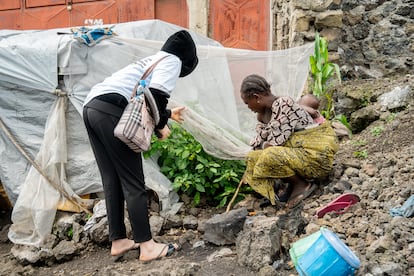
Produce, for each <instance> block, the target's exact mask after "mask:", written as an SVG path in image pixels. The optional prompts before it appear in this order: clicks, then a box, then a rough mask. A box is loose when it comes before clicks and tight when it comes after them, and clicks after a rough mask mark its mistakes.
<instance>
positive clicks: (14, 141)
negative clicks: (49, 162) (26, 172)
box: [0, 118, 92, 214]
mask: <svg viewBox="0 0 414 276" xmlns="http://www.w3.org/2000/svg"><path fill="white" fill-rule="evenodd" d="M0 127H1V129H2V130H3V131H4V133H5V134H6V136H7V137H8V138H9V139H10V141H11V142H12V143H13V145H14V146H15V147H16V148H17V149H18V151H19V152H20V153H21V154H22V155H23V156H24V157H25V158H26V159H27V160H28V161H29V162H30V163H31V164H32V166H33V167H34V168H35V169H36V170H37V171H38V172H39V173H40V175H42V176H43V177H44V178H45V179H46V181H47V182H49V184H50V185H51V186H52V187H53V188H55V189H56V190H58V191H59V192H60V194H61V195H63V196H64V197H65V198H66V199H67V200H69V201H70V202H71V203H73V204H74V205H76V206H77V207H79V208H80V209H81V210H83V211H85V212H86V213H88V214H92V213H91V212H90V211H89V210H88V209H86V208H85V207H84V206H82V205H81V204H79V203H78V202H77V201H76V200H74V199H73V198H72V196H70V195H69V194H68V193H67V192H66V191H65V190H64V189H62V187H61V186H60V185H58V184H57V183H56V182H54V181H53V180H51V179H50V178H49V177H48V176H47V175H46V173H44V171H43V170H42V168H41V167H40V166H39V164H37V163H36V161H34V160H33V159H32V158H31V157H30V156H29V154H28V153H27V152H26V151H25V150H24V149H23V148H22V147H21V146H20V145H19V143H18V142H17V141H16V139H15V138H14V136H13V135H12V134H11V133H10V131H9V130H8V128H7V127H6V125H5V124H4V123H3V120H2V119H1V118H0Z"/></svg>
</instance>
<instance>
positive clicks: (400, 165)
mask: <svg viewBox="0 0 414 276" xmlns="http://www.w3.org/2000/svg"><path fill="white" fill-rule="evenodd" d="M397 86H399V87H406V86H409V87H410V88H411V90H414V80H413V77H412V76H409V75H408V76H400V77H396V78H390V79H382V80H358V81H348V82H345V83H343V84H342V85H341V87H340V88H338V89H339V90H341V91H342V92H345V93H354V92H355V91H371V92H373V94H375V95H377V96H378V95H381V94H383V93H386V92H390V91H391V90H393V89H394V88H395V87H397ZM374 98H375V97H374ZM374 98H372V99H373V100H372V99H371V100H372V101H375V99H374ZM413 122H414V100H413V96H411V103H410V105H409V106H408V107H405V108H399V109H398V110H391V111H382V112H381V115H380V117H379V119H377V120H375V121H374V122H373V123H371V124H370V125H369V126H368V127H366V128H365V129H364V130H363V131H362V132H360V133H357V134H354V135H352V137H345V138H342V139H341V142H340V150H339V152H338V153H337V156H336V161H335V167H334V170H333V172H332V175H331V177H330V178H329V180H328V181H327V182H326V183H324V185H323V186H321V187H320V188H319V189H317V190H316V191H315V192H314V194H313V195H312V196H311V197H309V198H308V199H306V200H305V201H304V203H303V204H302V205H299V207H298V209H297V210H295V214H297V213H298V212H299V214H300V215H301V216H302V217H303V219H304V220H305V221H306V224H307V226H306V227H305V229H304V233H303V234H301V235H298V236H297V237H296V239H300V238H303V237H306V236H308V235H309V234H311V233H313V232H315V231H317V230H318V229H319V228H320V227H321V226H324V227H326V228H329V229H330V230H332V231H333V232H335V233H336V234H337V235H338V236H339V237H340V238H341V239H342V240H343V241H344V242H345V243H346V244H347V245H348V246H349V248H350V249H351V250H352V251H353V252H354V253H355V254H356V255H357V257H358V258H359V260H360V262H361V266H360V269H359V270H357V271H356V275H414V220H413V217H411V218H407V217H404V216H395V217H394V216H392V215H391V214H390V209H391V208H395V207H400V206H401V205H403V204H404V202H406V200H407V199H408V198H409V197H410V196H411V195H413V194H414V143H413V141H414V123H413ZM344 192H353V193H355V194H357V195H358V196H359V197H360V202H359V203H357V204H355V205H353V206H352V207H351V208H350V209H349V210H348V211H347V212H346V213H343V214H333V213H330V214H327V215H325V216H324V217H323V218H319V219H318V218H316V217H315V211H316V209H318V208H319V207H321V206H324V205H326V204H327V203H329V202H330V201H331V200H333V199H334V198H336V197H337V196H339V195H340V194H343V193H344ZM260 202H261V199H260V198H258V197H251V198H249V199H246V201H245V202H244V206H250V207H249V211H250V212H251V213H250V216H255V215H258V214H261V215H265V216H281V215H286V216H289V215H290V214H291V212H292V211H290V210H286V209H284V208H282V207H279V208H273V207H260ZM185 206H186V205H185ZM238 206H240V204H239V205H236V206H234V208H238ZM224 211H225V210H224V209H221V210H218V209H215V208H212V207H209V208H207V207H206V208H190V207H184V208H183V210H181V211H180V214H183V215H184V214H192V215H194V216H195V217H197V218H198V221H201V220H202V219H204V220H205V219H208V218H211V217H212V216H213V215H214V214H217V213H223V212H224ZM292 214H293V213H292ZM9 217H10V214H9V213H7V212H6V213H5V212H3V213H2V214H1V217H0V227H1V229H2V231H0V242H1V247H0V275H298V273H297V272H296V270H295V268H294V267H293V266H292V265H291V262H290V260H289V259H288V258H287V259H285V260H284V263H283V264H280V262H279V263H278V262H277V261H276V262H273V263H270V264H269V266H267V267H263V268H262V269H260V270H259V271H253V270H252V269H251V268H250V267H246V266H243V265H240V264H239V262H238V260H239V259H240V257H241V256H238V255H237V252H238V251H237V250H236V246H235V245H230V246H216V245H213V244H210V243H208V242H204V241H203V232H202V229H200V227H198V228H196V229H188V228H187V229H186V228H184V227H178V228H170V229H169V230H168V231H165V232H164V233H162V235H160V236H159V237H157V239H158V240H160V241H173V240H174V241H177V242H180V243H181V244H182V250H181V251H179V252H178V253H177V254H174V255H173V256H172V257H170V258H165V259H162V260H159V261H154V262H151V263H149V264H142V263H140V262H139V261H138V260H137V257H138V252H137V251H132V252H130V253H128V255H127V256H126V257H125V258H124V260H123V261H121V262H117V263H114V262H112V260H111V258H110V256H109V246H108V245H102V244H101V245H98V244H96V243H88V244H87V245H86V246H85V247H84V249H82V250H81V251H79V252H78V253H77V254H76V255H75V256H74V257H73V258H71V259H70V260H68V261H63V260H62V261H60V262H47V263H40V264H22V263H21V262H19V261H17V260H16V258H14V256H13V254H12V253H11V249H12V247H13V244H11V243H10V242H9V241H7V231H6V230H7V224H8V223H10V222H9ZM285 249H286V250H288V248H285ZM284 256H288V254H287V253H286V252H285V254H284ZM272 265H273V266H272Z"/></svg>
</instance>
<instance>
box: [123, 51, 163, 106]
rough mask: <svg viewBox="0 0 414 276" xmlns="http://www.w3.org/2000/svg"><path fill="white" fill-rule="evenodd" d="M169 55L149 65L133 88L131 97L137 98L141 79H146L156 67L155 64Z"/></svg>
mask: <svg viewBox="0 0 414 276" xmlns="http://www.w3.org/2000/svg"><path fill="white" fill-rule="evenodd" d="M166 57H167V56H164V57H162V58H160V59H159V60H157V61H156V62H154V63H153V64H152V65H151V66H150V67H148V69H147V70H146V71H145V72H144V74H143V75H142V77H141V78H140V79H139V81H138V82H137V84H135V87H134V90H132V95H131V99H133V98H135V96H136V95H137V89H138V85H139V82H140V81H141V80H145V79H146V78H147V77H148V75H149V74H150V73H151V72H152V70H153V69H154V68H155V66H156V65H157V64H158V63H159V62H160V61H161V60H163V59H164V58H166Z"/></svg>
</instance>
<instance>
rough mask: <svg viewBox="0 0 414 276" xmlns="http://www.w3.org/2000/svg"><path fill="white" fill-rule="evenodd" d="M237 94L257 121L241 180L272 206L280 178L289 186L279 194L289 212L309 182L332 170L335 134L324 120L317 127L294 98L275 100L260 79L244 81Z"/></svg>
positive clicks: (305, 194)
mask: <svg viewBox="0 0 414 276" xmlns="http://www.w3.org/2000/svg"><path fill="white" fill-rule="evenodd" d="M240 94H241V99H242V100H243V101H244V103H245V104H246V105H247V106H248V108H249V109H250V110H251V111H253V112H255V113H257V114H258V115H257V118H258V120H259V122H258V123H257V126H256V133H257V134H256V137H255V138H254V139H253V140H252V142H251V146H252V147H253V151H251V152H249V154H248V155H247V159H246V161H247V168H246V171H245V174H244V176H243V180H244V182H247V183H248V184H249V185H250V186H251V187H252V188H253V189H254V190H255V191H256V192H258V193H260V194H261V195H263V196H264V197H266V198H268V199H269V200H270V202H271V203H272V204H273V205H275V204H276V199H278V195H277V194H276V193H275V191H274V184H275V181H276V180H277V179H281V180H282V181H284V182H286V183H288V188H287V192H286V193H285V194H284V195H283V196H284V197H285V198H286V199H287V207H289V208H293V207H295V206H296V205H298V204H299V203H300V202H301V201H302V200H303V199H305V198H307V197H308V196H310V195H311V194H312V192H313V191H314V189H315V185H314V184H312V183H310V182H309V180H311V179H317V178H322V177H325V176H327V175H328V174H329V173H330V171H331V170H332V166H333V160H334V155H335V153H336V152H337V150H338V144H337V137H336V135H335V132H334V131H333V129H332V128H331V126H330V123H329V122H328V121H327V122H325V123H323V124H321V125H318V124H315V123H314V122H313V118H312V117H311V115H310V114H309V113H307V112H306V111H305V110H304V109H303V107H301V106H300V105H299V104H298V103H296V102H295V101H294V100H293V99H292V98H290V97H277V96H275V95H273V94H272V92H271V90H270V84H269V83H268V82H267V81H266V79H264V78H263V77H261V76H259V75H249V76H247V77H246V78H245V79H244V80H243V82H242V85H241V90H240Z"/></svg>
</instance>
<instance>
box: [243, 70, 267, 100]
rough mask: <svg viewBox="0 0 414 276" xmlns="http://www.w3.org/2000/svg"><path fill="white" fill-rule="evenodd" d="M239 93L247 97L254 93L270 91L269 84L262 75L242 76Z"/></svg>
mask: <svg viewBox="0 0 414 276" xmlns="http://www.w3.org/2000/svg"><path fill="white" fill-rule="evenodd" d="M240 93H242V94H245V95H246V96H248V97H251V96H253V94H254V93H259V94H267V93H270V84H269V83H268V82H267V81H266V79H265V78H263V77H262V76H259V75H256V74H252V75H249V76H247V77H245V78H244V80H243V82H242V84H241V88H240Z"/></svg>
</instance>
